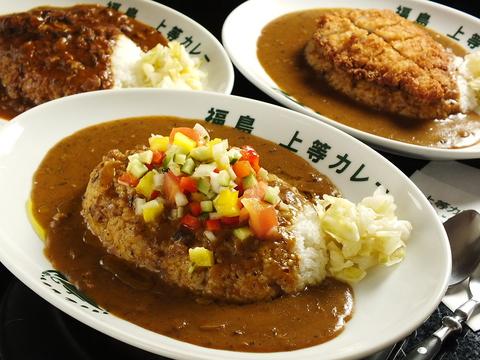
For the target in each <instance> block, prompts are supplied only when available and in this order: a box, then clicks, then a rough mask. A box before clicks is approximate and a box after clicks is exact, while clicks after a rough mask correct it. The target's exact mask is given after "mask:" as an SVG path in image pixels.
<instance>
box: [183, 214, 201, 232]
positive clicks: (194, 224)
mask: <svg viewBox="0 0 480 360" xmlns="http://www.w3.org/2000/svg"><path fill="white" fill-rule="evenodd" d="M180 222H181V223H182V224H183V225H184V226H186V227H187V228H189V229H190V230H197V229H199V228H200V226H201V225H202V224H201V222H200V220H199V219H198V218H197V217H195V216H193V215H190V214H187V215H185V216H184V217H183V218H182V220H180Z"/></svg>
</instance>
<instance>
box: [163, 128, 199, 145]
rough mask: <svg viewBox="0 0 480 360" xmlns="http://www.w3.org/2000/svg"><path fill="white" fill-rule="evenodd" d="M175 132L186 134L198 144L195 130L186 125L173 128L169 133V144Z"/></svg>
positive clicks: (171, 142)
mask: <svg viewBox="0 0 480 360" xmlns="http://www.w3.org/2000/svg"><path fill="white" fill-rule="evenodd" d="M177 132H180V133H182V134H183V135H185V136H188V137H189V138H190V139H192V140H194V141H196V142H197V144H198V140H200V136H199V135H198V133H197V132H196V131H195V130H193V129H191V128H187V127H178V128H173V129H172V132H171V133H170V144H173V139H174V138H175V134H176V133H177Z"/></svg>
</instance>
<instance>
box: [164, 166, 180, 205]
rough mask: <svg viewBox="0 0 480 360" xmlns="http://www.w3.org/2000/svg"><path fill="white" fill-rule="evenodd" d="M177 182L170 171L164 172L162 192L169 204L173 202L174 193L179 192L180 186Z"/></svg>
mask: <svg viewBox="0 0 480 360" xmlns="http://www.w3.org/2000/svg"><path fill="white" fill-rule="evenodd" d="M178 183H179V180H178V178H177V177H176V176H175V175H174V174H173V173H172V172H171V171H169V172H168V173H166V174H165V180H164V181H163V192H164V194H165V197H166V199H167V202H168V203H169V204H170V205H174V204H175V195H176V194H177V193H178V192H180V186H179V184H178Z"/></svg>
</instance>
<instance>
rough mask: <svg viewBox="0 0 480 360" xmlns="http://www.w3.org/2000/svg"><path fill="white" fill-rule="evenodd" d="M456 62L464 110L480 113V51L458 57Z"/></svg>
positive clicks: (461, 105)
mask: <svg viewBox="0 0 480 360" xmlns="http://www.w3.org/2000/svg"><path fill="white" fill-rule="evenodd" d="M454 64H455V68H456V69H455V70H456V73H457V77H456V80H457V85H458V89H459V91H460V107H461V110H462V112H468V111H471V110H473V111H475V112H477V113H480V101H479V99H480V89H479V85H480V71H479V69H480V51H476V52H474V53H471V54H468V55H466V56H465V58H461V57H456V59H455V61H454Z"/></svg>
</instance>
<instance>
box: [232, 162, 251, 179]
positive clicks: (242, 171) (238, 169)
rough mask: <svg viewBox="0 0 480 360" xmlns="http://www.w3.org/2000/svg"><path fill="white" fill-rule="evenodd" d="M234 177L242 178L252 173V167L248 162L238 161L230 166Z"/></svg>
mask: <svg viewBox="0 0 480 360" xmlns="http://www.w3.org/2000/svg"><path fill="white" fill-rule="evenodd" d="M232 168H233V171H234V172H235V175H237V176H238V177H239V178H244V177H246V176H248V175H250V174H251V173H252V172H253V169H252V166H251V165H250V162H249V161H248V160H239V161H237V162H236V163H235V164H233V166H232Z"/></svg>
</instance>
